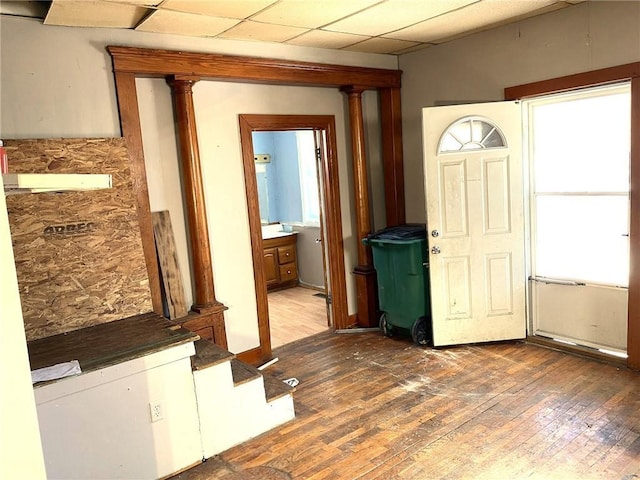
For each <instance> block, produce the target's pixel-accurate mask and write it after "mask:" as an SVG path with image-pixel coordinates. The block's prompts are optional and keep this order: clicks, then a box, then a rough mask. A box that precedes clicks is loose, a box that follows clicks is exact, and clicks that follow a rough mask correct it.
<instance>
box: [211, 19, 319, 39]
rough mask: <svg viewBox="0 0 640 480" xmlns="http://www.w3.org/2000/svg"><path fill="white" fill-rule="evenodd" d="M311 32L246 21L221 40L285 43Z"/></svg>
mask: <svg viewBox="0 0 640 480" xmlns="http://www.w3.org/2000/svg"><path fill="white" fill-rule="evenodd" d="M307 31H309V29H307V28H299V27H287V26H284V25H272V24H269V23H259V22H252V21H251V20H245V21H243V22H241V23H239V24H238V25H236V26H235V27H233V28H230V29H229V30H227V31H226V32H224V33H223V34H221V35H220V38H232V39H235V40H258V41H262V42H285V41H287V40H289V39H291V38H293V37H297V36H298V35H301V34H303V33H305V32H307Z"/></svg>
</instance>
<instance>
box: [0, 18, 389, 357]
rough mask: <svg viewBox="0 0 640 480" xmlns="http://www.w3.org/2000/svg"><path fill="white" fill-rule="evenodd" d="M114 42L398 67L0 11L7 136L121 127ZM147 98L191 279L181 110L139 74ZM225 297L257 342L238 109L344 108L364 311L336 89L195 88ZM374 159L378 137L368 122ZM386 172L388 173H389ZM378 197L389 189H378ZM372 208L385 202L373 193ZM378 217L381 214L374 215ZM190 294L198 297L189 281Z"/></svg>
mask: <svg viewBox="0 0 640 480" xmlns="http://www.w3.org/2000/svg"><path fill="white" fill-rule="evenodd" d="M107 45H127V46H142V47H154V48H167V49H173V50H188V51H198V52H213V53H223V54H233V55H251V56H264V57H273V58H282V59H292V60H301V61H314V62H325V63H336V64H345V65H356V66H368V67H374V68H391V69H393V68H396V67H397V60H396V58H395V57H394V56H389V55H371V54H362V53H356V52H338V51H330V50H323V49H314V48H306V47H293V46H285V45H280V44H264V43H254V42H239V41H229V40H214V39H197V38H189V37H181V36H175V35H159V34H150V33H141V32H133V31H127V30H114V29H84V28H66V27H52V26H44V25H42V24H41V22H40V21H38V20H33V19H23V18H17V17H9V16H4V15H3V16H0V53H1V59H0V62H1V63H0V74H1V82H0V105H1V106H2V109H1V112H0V138H42V137H57V136H59V137H111V136H120V134H121V132H120V127H119V117H118V110H117V103H116V96H115V88H114V82H113V73H112V70H111V59H110V57H109V55H108V54H107V52H106V49H105V47H106V46H107ZM137 85H138V88H139V92H138V96H139V101H140V115H141V123H142V129H143V139H144V148H145V161H146V165H147V175H148V182H149V192H150V201H151V208H152V210H153V211H155V210H165V209H166V210H169V211H170V212H171V218H172V224H173V227H174V231H175V236H176V243H177V246H178V250H179V260H180V265H181V268H182V271H183V276H184V278H185V279H189V278H190V272H189V268H188V267H189V260H188V253H187V239H186V233H185V227H184V222H185V216H184V211H183V203H182V198H181V196H182V192H181V187H180V184H179V182H178V179H179V176H180V174H179V169H178V160H177V147H176V139H175V133H174V128H173V110H172V105H171V95H170V91H169V88H168V86H167V85H166V84H165V82H164V81H163V80H159V79H139V80H137ZM194 101H195V106H196V115H197V120H198V136H199V140H200V150H201V160H202V169H203V178H204V182H205V197H206V202H207V213H208V220H209V229H210V234H211V246H212V251H213V265H214V278H215V285H216V296H217V298H218V299H219V300H220V301H221V302H222V303H224V304H225V305H226V306H228V307H229V310H228V311H227V312H226V313H225V317H226V324H227V334H228V340H229V348H230V350H232V351H233V352H240V351H244V350H247V349H251V348H254V347H257V346H258V344H259V342H258V330H257V314H256V307H255V293H254V286H253V269H252V266H251V251H250V244H249V230H248V221H247V210H246V200H245V196H244V195H245V194H244V176H243V173H242V157H241V150H240V141H239V132H238V128H239V127H238V118H237V114H238V113H281V114H285V113H297V114H311V113H314V114H328V115H335V117H336V126H337V134H338V155H339V163H340V187H341V188H340V190H341V196H340V200H341V202H342V217H343V218H342V220H343V229H344V244H345V245H344V246H345V262H346V268H347V273H346V277H347V284H348V289H347V295H348V303H349V313H353V312H355V310H356V298H355V287H354V282H353V278H352V275H351V273H350V271H351V270H352V268H353V267H354V266H355V262H356V243H355V242H356V241H357V239H355V238H353V232H355V228H354V222H355V220H354V218H353V214H352V211H353V209H352V204H353V199H352V194H351V193H350V192H351V191H352V177H351V154H350V139H349V138H348V125H347V120H346V119H347V118H348V107H347V103H346V98H345V96H344V95H343V94H341V93H340V92H339V91H338V90H337V89H325V88H310V87H278V86H264V85H254V84H240V83H223V82H213V81H201V82H199V83H198V84H196V86H195V87H194ZM363 110H364V113H365V117H366V118H365V124H366V125H367V126H370V125H375V124H377V123H378V118H377V117H378V108H377V100H376V95H375V93H369V92H367V93H366V94H365V95H364V105H363ZM367 138H368V140H369V141H370V142H372V145H371V147H370V148H369V150H371V154H372V164H373V165H374V167H373V168H377V167H375V165H379V164H380V162H379V153H378V152H379V146H377V145H376V144H377V143H379V136H377V135H376V134H375V133H373V128H372V129H371V131H368V136H367ZM377 178H381V176H380V175H378V176H377ZM374 195H384V193H383V192H382V191H381V189H380V188H376V189H375V191H374ZM372 203H373V205H380V204H381V202H380V201H379V200H376V199H374V201H373V202H372ZM376 215H379V213H378V212H376ZM185 285H186V289H187V292H186V295H187V300H188V301H189V302H190V301H191V300H192V292H191V288H190V286H191V285H190V282H189V281H186V282H185Z"/></svg>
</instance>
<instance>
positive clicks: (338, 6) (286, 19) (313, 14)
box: [251, 0, 381, 28]
mask: <svg viewBox="0 0 640 480" xmlns="http://www.w3.org/2000/svg"><path fill="white" fill-rule="evenodd" d="M380 1H381V0H281V1H280V2H278V3H276V4H274V5H272V6H271V7H269V8H267V9H265V10H264V11H262V12H260V13H258V14H257V15H255V16H254V17H252V18H251V20H256V21H259V22H265V23H275V24H278V25H293V26H296V27H306V28H318V27H321V26H323V25H326V24H328V23H331V22H335V21H336V20H340V19H341V18H344V17H346V16H348V15H351V14H353V13H356V12H358V11H360V10H363V9H365V8H367V7H370V6H371V5H374V4H376V3H380Z"/></svg>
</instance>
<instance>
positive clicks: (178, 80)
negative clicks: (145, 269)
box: [168, 75, 227, 348]
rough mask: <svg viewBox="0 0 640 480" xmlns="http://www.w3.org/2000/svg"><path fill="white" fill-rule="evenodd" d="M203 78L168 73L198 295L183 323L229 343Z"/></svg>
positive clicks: (216, 340) (222, 345) (218, 341)
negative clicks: (210, 191) (204, 130)
mask: <svg viewBox="0 0 640 480" xmlns="http://www.w3.org/2000/svg"><path fill="white" fill-rule="evenodd" d="M198 80H200V78H199V77H195V76H182V75H172V76H170V77H168V83H169V85H170V86H171V93H172V96H173V102H174V109H175V118H176V128H177V131H178V139H179V151H180V160H181V164H182V174H183V179H184V193H185V197H186V207H187V217H188V225H189V239H190V246H191V258H192V265H191V268H192V272H193V277H194V282H195V292H194V294H195V298H194V304H193V306H192V307H191V310H192V311H193V312H195V313H198V314H199V315H198V316H195V317H194V318H192V319H188V320H186V321H185V322H184V323H183V326H184V327H185V328H188V329H190V330H193V331H195V332H197V333H200V332H202V333H203V335H201V336H204V337H207V336H209V335H207V332H211V330H212V337H213V338H212V339H213V341H214V342H215V343H216V344H218V345H220V346H221V347H224V348H226V347H227V335H226V331H225V325H224V314H223V312H224V311H225V310H226V309H227V308H226V307H225V306H224V305H223V304H221V303H220V302H218V301H217V300H216V295H215V289H214V284H213V268H212V265H211V249H210V246H209V227H208V225H207V212H206V208H205V203H204V186H203V183H202V171H201V168H200V150H199V148H198V135H197V132H196V118H195V110H194V108H193V91H192V87H193V84H194V83H196V82H197V81H198Z"/></svg>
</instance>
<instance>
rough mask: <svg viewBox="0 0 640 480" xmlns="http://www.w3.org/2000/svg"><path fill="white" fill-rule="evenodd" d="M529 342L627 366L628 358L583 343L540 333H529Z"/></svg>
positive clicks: (527, 339)
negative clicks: (562, 340)
mask: <svg viewBox="0 0 640 480" xmlns="http://www.w3.org/2000/svg"><path fill="white" fill-rule="evenodd" d="M526 341H527V343H531V344H534V345H540V346H542V347H546V348H550V349H552V350H558V351H560V352H566V353H572V354H574V355H579V356H582V357H587V358H591V359H593V360H599V361H601V362H607V363H612V364H615V365H622V366H624V367H626V366H627V359H626V358H622V357H619V356H617V355H610V354H607V353H604V352H602V351H600V350H598V349H596V348H591V347H585V346H582V345H571V344H569V343H565V342H561V341H558V340H554V339H553V338H549V337H542V336H540V335H528V336H527V338H526Z"/></svg>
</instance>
